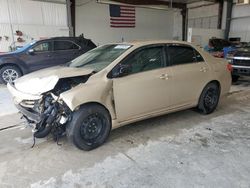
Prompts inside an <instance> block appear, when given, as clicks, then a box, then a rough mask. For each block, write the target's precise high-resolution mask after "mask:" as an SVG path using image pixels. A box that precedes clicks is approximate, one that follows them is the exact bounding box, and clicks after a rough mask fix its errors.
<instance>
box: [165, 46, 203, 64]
mask: <svg viewBox="0 0 250 188" xmlns="http://www.w3.org/2000/svg"><path fill="white" fill-rule="evenodd" d="M167 53H168V56H169V60H170V63H171V65H181V64H189V63H195V62H200V61H204V60H203V58H202V56H201V55H200V54H199V53H198V52H197V51H196V50H194V49H193V48H192V47H189V46H177V45H176V46H169V47H168V49H167Z"/></svg>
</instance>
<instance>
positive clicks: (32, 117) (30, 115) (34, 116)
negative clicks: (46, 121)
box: [16, 104, 42, 123]
mask: <svg viewBox="0 0 250 188" xmlns="http://www.w3.org/2000/svg"><path fill="white" fill-rule="evenodd" d="M16 107H17V109H18V110H19V111H20V112H21V113H22V114H23V115H24V116H25V118H26V119H28V120H29V121H32V122H34V123H39V122H40V121H41V119H42V118H41V115H40V114H39V113H37V112H35V111H33V110H32V111H31V110H30V109H28V108H25V107H22V106H21V105H19V104H16Z"/></svg>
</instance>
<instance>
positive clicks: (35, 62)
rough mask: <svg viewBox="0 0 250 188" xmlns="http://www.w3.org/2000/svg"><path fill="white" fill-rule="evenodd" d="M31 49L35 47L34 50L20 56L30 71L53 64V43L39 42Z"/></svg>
mask: <svg viewBox="0 0 250 188" xmlns="http://www.w3.org/2000/svg"><path fill="white" fill-rule="evenodd" d="M31 49H33V52H26V53H25V54H24V55H23V56H22V57H20V59H21V60H23V61H24V62H25V63H26V65H27V67H28V69H29V72H32V71H36V70H39V69H43V68H47V67H51V66H52V65H53V58H52V43H51V42H50V41H42V42H38V43H37V44H35V45H34V46H32V48H31Z"/></svg>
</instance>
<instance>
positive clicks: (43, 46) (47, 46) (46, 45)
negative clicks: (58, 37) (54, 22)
mask: <svg viewBox="0 0 250 188" xmlns="http://www.w3.org/2000/svg"><path fill="white" fill-rule="evenodd" d="M33 50H34V52H47V51H50V50H51V43H50V42H43V43H40V44H38V45H37V46H35V47H34V48H33Z"/></svg>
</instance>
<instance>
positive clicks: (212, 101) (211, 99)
mask: <svg viewBox="0 0 250 188" xmlns="http://www.w3.org/2000/svg"><path fill="white" fill-rule="evenodd" d="M217 102H218V91H217V89H215V88H209V89H208V90H207V92H206V94H205V97H204V106H205V108H207V109H209V110H211V109H213V108H214V107H215V106H216V104H217Z"/></svg>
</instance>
